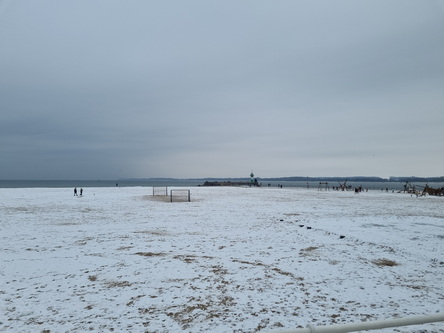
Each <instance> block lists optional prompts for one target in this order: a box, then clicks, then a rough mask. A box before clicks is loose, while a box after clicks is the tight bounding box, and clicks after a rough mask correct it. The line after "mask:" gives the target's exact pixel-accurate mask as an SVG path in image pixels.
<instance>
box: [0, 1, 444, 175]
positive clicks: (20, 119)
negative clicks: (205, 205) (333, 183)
mask: <svg viewBox="0 0 444 333" xmlns="http://www.w3.org/2000/svg"><path fill="white" fill-rule="evenodd" d="M443 36H444V1H439V0H421V1H409V0H407V1H404V0H402V1H401V0H397V1H390V0H388V1H387V0H384V1H383V0H376V1H355V0H345V1H342V0H341V1H327V0H325V1H308V0H307V1H273V2H271V1H223V2H207V1H203V0H202V1H184V2H181V1H166V2H154V1H131V2H125V1H113V0H109V1H103V0H102V1H94V0H93V1H85V0H76V1H73V0H71V1H49V0H39V1H35V2H29V1H20V0H16V1H1V0H0V110H1V112H0V155H1V163H0V179H116V178H127V177H134V178H137V177H138V178H149V177H173V178H204V177H247V176H248V175H249V173H250V171H251V170H254V173H255V174H256V176H257V177H262V178H264V177H284V176H312V177H316V176H379V177H384V178H387V177H389V176H418V177H422V176H443V175H444V140H443V138H442V134H443V125H444V112H443V111H444V110H443V109H444V37H443Z"/></svg>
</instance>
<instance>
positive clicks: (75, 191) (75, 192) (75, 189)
mask: <svg viewBox="0 0 444 333" xmlns="http://www.w3.org/2000/svg"><path fill="white" fill-rule="evenodd" d="M74 196H75V197H76V196H77V187H74Z"/></svg>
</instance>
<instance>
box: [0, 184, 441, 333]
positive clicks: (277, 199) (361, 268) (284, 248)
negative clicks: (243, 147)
mask: <svg viewBox="0 0 444 333" xmlns="http://www.w3.org/2000/svg"><path fill="white" fill-rule="evenodd" d="M189 189H190V190H191V202H177V203H171V202H168V201H167V200H165V198H163V197H159V196H155V197H154V196H152V188H150V187H123V188H117V187H116V188H86V189H84V193H83V196H82V197H74V196H73V191H72V189H68V188H34V189H0V198H1V200H0V258H1V261H0V306H1V308H0V331H5V332H51V333H53V332H86V331H96V332H113V331H114V332H182V331H185V332H258V331H261V332H268V331H273V330H279V329H294V328H297V327H305V326H306V325H307V324H312V325H316V326H317V325H327V324H335V323H340V324H342V323H351V322H358V321H369V320H376V319H378V320H379V319H390V318H397V317H402V316H411V315H423V314H435V313H437V312H442V311H444V283H443V272H444V257H443V250H444V198H442V197H420V198H417V197H415V196H411V195H410V194H402V193H386V192H380V191H370V192H362V193H359V194H355V193H353V192H337V191H317V190H316V189H298V188H291V189H290V188H283V189H280V188H229V187H221V188H206V187H191V188H189ZM379 332H444V323H443V322H441V323H435V324H427V325H421V326H411V327H404V328H398V329H385V330H381V331H379Z"/></svg>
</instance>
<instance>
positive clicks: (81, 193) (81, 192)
mask: <svg viewBox="0 0 444 333" xmlns="http://www.w3.org/2000/svg"><path fill="white" fill-rule="evenodd" d="M82 195H83V188H80V196H82Z"/></svg>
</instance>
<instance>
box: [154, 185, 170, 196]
mask: <svg viewBox="0 0 444 333" xmlns="http://www.w3.org/2000/svg"><path fill="white" fill-rule="evenodd" d="M153 195H168V186H154V187H153Z"/></svg>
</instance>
